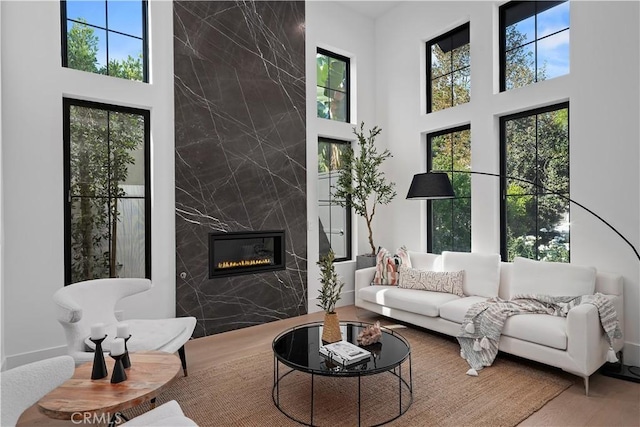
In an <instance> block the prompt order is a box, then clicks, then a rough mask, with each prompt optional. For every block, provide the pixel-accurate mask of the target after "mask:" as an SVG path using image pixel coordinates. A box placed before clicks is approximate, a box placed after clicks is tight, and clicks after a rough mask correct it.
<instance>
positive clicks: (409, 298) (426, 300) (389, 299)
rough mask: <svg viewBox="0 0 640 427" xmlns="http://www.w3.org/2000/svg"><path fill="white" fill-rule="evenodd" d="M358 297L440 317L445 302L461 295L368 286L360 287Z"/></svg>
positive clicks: (386, 305)
mask: <svg viewBox="0 0 640 427" xmlns="http://www.w3.org/2000/svg"><path fill="white" fill-rule="evenodd" d="M358 297H359V298H361V299H363V300H364V301H368V302H371V303H374V304H380V305H384V306H385V307H390V308H396V309H399V310H404V311H408V312H410V313H416V314H422V315H425V316H429V317H438V315H439V314H440V307H441V306H442V305H443V304H445V303H447V302H449V301H453V300H455V299H460V297H459V296H456V295H453V294H448V293H444V292H432V291H418V290H415V289H401V288H397V287H392V286H367V287H364V288H362V289H360V291H359V292H358Z"/></svg>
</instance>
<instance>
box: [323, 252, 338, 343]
mask: <svg viewBox="0 0 640 427" xmlns="http://www.w3.org/2000/svg"><path fill="white" fill-rule="evenodd" d="M334 260H335V254H334V253H333V251H332V250H329V252H328V253H327V254H326V255H323V256H322V257H320V260H319V261H318V262H317V263H316V264H318V267H320V283H321V284H322V286H321V287H320V289H319V290H318V292H319V295H318V303H317V304H316V305H317V306H318V307H320V308H321V309H323V310H324V325H323V328H322V341H326V342H328V343H332V342H336V341H340V340H341V339H342V334H341V333H340V322H339V320H338V314H337V313H336V303H337V302H338V301H339V300H340V293H341V292H342V287H343V286H344V283H343V282H342V281H341V280H340V279H339V278H338V274H337V273H336V268H335V265H334V264H333V261H334Z"/></svg>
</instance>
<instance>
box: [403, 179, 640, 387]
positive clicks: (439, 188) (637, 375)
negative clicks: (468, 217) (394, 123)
mask: <svg viewBox="0 0 640 427" xmlns="http://www.w3.org/2000/svg"><path fill="white" fill-rule="evenodd" d="M449 172H455V173H468V174H472V175H486V176H493V177H497V178H507V179H512V180H514V181H520V182H524V183H526V184H530V185H533V186H535V187H537V188H539V189H542V190H544V191H545V192H547V193H549V194H553V195H556V196H558V197H560V198H562V199H564V200H566V201H568V202H570V203H573V204H574V205H577V206H579V207H581V208H582V209H584V210H585V211H587V212H589V213H590V214H591V215H593V216H594V217H596V218H598V219H599V220H600V221H601V222H602V223H603V224H605V225H606V226H607V227H609V228H610V229H611V230H612V231H613V232H614V233H616V234H617V235H618V236H619V237H620V238H621V239H622V240H624V242H625V243H626V244H627V245H629V247H630V248H631V249H632V250H633V253H634V254H635V255H636V258H638V261H640V254H639V253H638V249H636V247H635V246H633V244H632V243H631V242H630V241H629V239H627V238H626V237H624V236H623V235H622V234H621V233H620V232H619V231H618V230H616V228H615V227H613V226H612V225H611V224H609V223H608V222H607V221H605V220H604V218H602V217H601V216H600V215H598V214H597V213H595V212H594V211H592V210H591V209H589V208H588V207H586V206H584V205H583V204H581V203H578V202H576V201H575V200H573V199H570V198H569V197H567V196H565V195H564V194H560V193H557V192H555V191H552V190H549V189H548V188H546V187H544V186H542V185H540V184H538V183H536V182H533V181H529V180H526V179H522V178H516V177H513V176H508V175H501V174H498V173H491V172H476V171H465V170H453V171H449ZM454 197H455V192H454V191H453V186H452V185H451V180H450V179H449V175H448V173H447V172H442V171H432V172H425V173H419V174H416V175H414V176H413V180H412V181H411V186H410V187H409V192H408V193H407V199H413V200H439V199H452V198H454ZM602 373H603V374H605V375H608V376H611V377H615V378H620V379H624V380H629V381H634V382H640V368H638V367H637V366H626V365H624V364H622V363H620V364H619V366H618V367H616V368H615V369H604V370H603V371H602Z"/></svg>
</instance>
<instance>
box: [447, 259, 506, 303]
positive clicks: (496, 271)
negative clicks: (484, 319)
mask: <svg viewBox="0 0 640 427" xmlns="http://www.w3.org/2000/svg"><path fill="white" fill-rule="evenodd" d="M442 269H443V270H444V271H460V270H464V280H463V281H462V290H463V291H464V294H465V295H469V296H471V295H477V296H481V297H487V298H491V297H497V296H498V288H499V287H500V255H498V254H479V253H469V252H448V251H444V252H442Z"/></svg>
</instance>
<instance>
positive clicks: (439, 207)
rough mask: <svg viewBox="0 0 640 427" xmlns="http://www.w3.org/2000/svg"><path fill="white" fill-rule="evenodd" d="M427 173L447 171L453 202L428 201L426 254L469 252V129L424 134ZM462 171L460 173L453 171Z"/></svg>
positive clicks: (449, 200)
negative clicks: (452, 191) (451, 187)
mask: <svg viewBox="0 0 640 427" xmlns="http://www.w3.org/2000/svg"><path fill="white" fill-rule="evenodd" d="M427 164H428V169H429V170H436V171H442V172H449V179H450V180H451V185H452V186H453V190H454V192H455V195H456V197H455V198H454V199H444V200H429V201H428V202H427V230H429V232H428V237H427V251H428V252H431V253H437V254H439V253H442V251H459V252H471V175H470V174H469V173H464V171H470V170H471V127H470V126H461V127H458V128H454V129H447V130H444V131H441V132H437V133H431V134H428V135H427ZM454 171H462V172H454Z"/></svg>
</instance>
